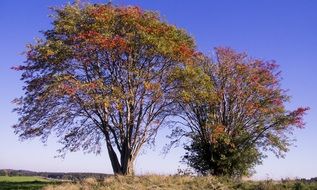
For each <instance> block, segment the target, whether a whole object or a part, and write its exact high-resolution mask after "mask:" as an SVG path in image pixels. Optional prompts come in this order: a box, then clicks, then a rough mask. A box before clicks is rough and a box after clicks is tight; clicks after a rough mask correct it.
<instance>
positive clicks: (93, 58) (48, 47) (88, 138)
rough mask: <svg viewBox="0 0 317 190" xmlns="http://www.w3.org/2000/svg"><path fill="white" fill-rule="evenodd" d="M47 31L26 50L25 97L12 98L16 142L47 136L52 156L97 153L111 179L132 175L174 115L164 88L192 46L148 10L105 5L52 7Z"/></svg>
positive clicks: (168, 86) (169, 86)
mask: <svg viewBox="0 0 317 190" xmlns="http://www.w3.org/2000/svg"><path fill="white" fill-rule="evenodd" d="M55 12H56V14H55V15H54V16H53V18H54V20H53V28H52V29H51V30H47V31H45V32H44V33H43V35H44V38H43V39H40V40H38V42H37V43H36V44H33V45H29V48H28V50H27V53H26V55H27V60H26V64H25V65H22V66H18V67H15V68H14V69H16V70H22V71H23V74H22V78H21V80H22V81H24V82H25V86H24V88H23V89H24V90H25V95H24V96H23V97H21V98H18V99H16V100H15V102H16V103H17V104H18V106H17V108H16V109H15V111H16V112H17V113H18V114H19V122H18V123H17V124H16V125H14V126H13V128H14V129H15V133H16V134H19V135H20V137H21V138H22V139H28V138H33V137H41V138H42V140H43V141H46V140H47V138H48V136H49V135H50V134H51V133H55V134H57V136H58V137H60V142H61V143H62V144H63V145H64V146H63V147H62V148H61V149H60V150H59V151H60V153H61V154H63V155H64V154H65V153H66V152H67V151H77V150H79V149H81V148H82V149H83V150H84V151H87V152H94V153H99V152H100V151H101V147H102V145H103V144H105V145H106V147H107V150H108V155H109V158H110V161H111V164H112V168H113V172H114V173H115V174H122V175H128V174H132V173H133V162H134V160H135V159H136V156H137V155H138V153H139V151H140V149H141V147H142V145H144V144H145V143H150V142H152V141H153V140H154V138H155V135H156V133H157V131H158V129H159V127H160V126H162V125H163V124H164V123H165V122H166V121H167V119H168V117H169V115H170V114H171V113H172V111H173V104H174V99H172V98H171V95H170V92H171V91H172V89H173V88H175V85H174V84H172V83H170V82H168V80H167V79H168V77H169V75H170V74H171V73H173V70H174V69H175V68H177V67H180V66H182V65H183V64H184V63H186V62H188V61H190V57H191V56H192V55H193V54H194V42H193V40H192V38H191V37H190V36H188V35H187V34H186V33H185V32H184V31H183V30H180V29H177V28H176V27H175V26H172V25H168V24H167V23H165V22H163V21H162V20H161V19H160V17H159V15H158V14H157V13H154V12H149V11H143V10H141V9H140V8H138V7H116V6H113V5H111V4H107V5H103V4H100V5H98V4H95V5H85V6H79V5H78V4H76V5H68V6H65V7H64V8H60V9H55Z"/></svg>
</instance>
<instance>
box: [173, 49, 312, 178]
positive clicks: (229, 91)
mask: <svg viewBox="0 0 317 190" xmlns="http://www.w3.org/2000/svg"><path fill="white" fill-rule="evenodd" d="M215 55H216V58H215V61H210V59H209V58H206V57H205V58H202V59H199V60H198V62H199V63H198V64H194V65H191V66H187V67H185V68H183V69H178V72H175V73H174V75H173V78H174V80H175V83H177V84H178V85H179V86H180V88H179V89H178V90H177V92H176V93H175V94H176V96H177V97H178V100H179V101H178V103H179V109H180V113H181V114H180V117H181V118H182V119H183V121H185V123H184V122H183V123H184V125H185V126H186V128H185V129H184V128H178V129H177V130H175V131H174V133H173V135H174V136H177V135H178V136H187V137H189V139H190V142H189V144H187V145H185V150H186V151H187V152H186V154H185V156H184V161H185V162H186V163H187V164H188V165H189V166H191V167H192V168H193V169H195V170H196V171H197V172H198V173H200V174H203V175H207V174H212V175H229V176H238V177H239V176H242V175H247V174H250V171H251V169H252V168H253V167H254V166H255V165H256V164H259V163H261V161H262V159H263V157H264V156H265V154H264V151H266V150H269V151H272V152H274V153H275V155H276V156H284V153H285V152H287V150H288V147H289V146H290V145H291V142H292V139H291V138H290V133H291V132H292V130H293V129H294V128H295V127H296V128H303V127H304V123H303V115H304V114H305V112H306V111H307V110H308V109H309V108H298V109H296V110H295V111H289V110H287V109H286V108H285V103H286V102H288V101H289V99H290V97H289V96H288V95H287V93H286V90H283V89H282V88H281V84H280V80H281V77H280V72H279V71H278V65H276V64H275V62H274V61H263V60H260V59H254V58H250V57H248V56H247V55H246V54H245V53H237V52H235V51H234V50H232V49H230V48H216V51H215ZM188 73H191V74H190V75H189V74H188ZM186 76H187V78H186ZM188 77H190V78H191V79H188ZM197 86H199V91H197Z"/></svg>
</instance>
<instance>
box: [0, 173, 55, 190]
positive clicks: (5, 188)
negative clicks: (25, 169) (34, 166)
mask: <svg viewBox="0 0 317 190" xmlns="http://www.w3.org/2000/svg"><path fill="white" fill-rule="evenodd" d="M52 183H53V182H51V181H49V180H46V179H44V178H41V177H33V176H12V177H10V176H0V190H38V189H42V188H43V187H44V186H47V185H49V184H52Z"/></svg>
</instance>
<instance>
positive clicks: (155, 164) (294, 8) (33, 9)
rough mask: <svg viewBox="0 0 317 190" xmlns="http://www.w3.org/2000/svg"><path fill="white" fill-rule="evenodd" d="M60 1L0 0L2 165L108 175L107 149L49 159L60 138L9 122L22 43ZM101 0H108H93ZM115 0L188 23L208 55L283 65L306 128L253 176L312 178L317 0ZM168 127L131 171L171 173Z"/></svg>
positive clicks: (175, 162)
mask: <svg viewBox="0 0 317 190" xmlns="http://www.w3.org/2000/svg"><path fill="white" fill-rule="evenodd" d="M66 2H68V1H66V0H54V1H53V0H50V1H49V0H27V1H22V0H1V1H0V27H1V30H0V62H1V64H0V71H1V75H0V85H1V86H0V87H1V88H0V168H12V169H29V170H35V171H65V172H67V171H79V172H82V171H85V172H104V173H111V172H112V170H111V166H110V163H109V161H108V159H107V155H106V153H105V151H104V152H103V153H102V154H101V155H100V156H95V155H83V153H81V152H78V153H71V154H68V155H67V156H66V158H65V159H64V160H62V159H59V158H54V155H56V154H57V153H56V151H55V150H56V149H58V147H60V146H59V144H58V143H56V141H57V139H55V138H54V137H52V138H50V140H49V142H48V143H47V145H46V146H43V144H41V143H40V141H39V140H38V139H34V140H31V141H25V142H19V141H18V137H17V136H15V135H14V134H13V130H12V129H11V128H10V126H11V125H12V124H14V123H15V122H16V120H17V116H16V115H15V114H14V113H12V112H11V110H12V108H13V105H12V104H11V103H10V102H11V101H12V99H13V98H15V97H19V96H21V95H22V83H21V82H20V81H19V78H20V73H17V72H14V71H11V70H10V67H11V66H13V65H19V64H21V63H22V62H23V60H24V57H23V56H22V55H20V53H21V52H23V51H24V50H25V45H26V44H27V43H30V42H34V38H35V37H37V36H39V31H40V30H44V29H48V28H50V21H51V20H50V18H49V17H48V15H49V14H50V13H51V12H50V11H49V9H48V7H50V6H56V5H62V4H65V3H66ZM92 2H107V1H92ZM113 3H115V4H120V5H122V4H123V5H139V6H141V7H142V8H144V9H150V10H156V11H159V12H160V13H161V15H162V16H163V17H164V19H165V20H167V21H168V22H169V23H172V24H175V25H177V26H178V27H181V28H184V29H186V30H187V31H188V32H189V33H190V34H191V35H192V36H193V37H194V38H195V39H196V42H197V45H198V48H199V49H200V50H202V51H204V52H206V53H211V50H212V48H213V47H215V46H230V47H232V48H234V49H237V50H239V51H246V52H248V53H249V54H250V55H252V56H254V57H259V58H263V59H275V60H276V61H277V63H278V64H280V65H281V67H280V68H281V70H282V76H283V82H282V85H283V88H286V89H290V91H289V94H290V95H291V96H292V97H293V98H292V102H291V103H290V104H289V105H288V107H289V108H290V109H291V108H295V107H298V106H309V107H311V110H310V111H309V114H308V115H307V116H306V117H305V121H306V123H307V126H306V129H304V130H300V131H299V130H298V131H295V133H294V136H296V138H297V142H296V145H297V146H296V147H292V148H291V150H290V152H289V153H288V154H287V156H286V158H285V159H277V158H275V157H274V156H272V155H269V157H268V158H267V159H266V160H265V161H264V163H263V165H261V166H258V167H257V168H256V171H257V173H256V174H255V176H254V178H257V179H263V178H266V177H270V178H280V177H307V178H309V177H317V164H316V158H317V149H316V147H317V138H316V135H317V117H316V114H317V112H316V109H317V100H316V98H317V89H316V83H317V75H316V71H317V11H316V10H317V1H313V0H297V1H292V0H279V1H277V0H262V1H260V0H258V1H254V0H240V1H234V0H231V1H229V0H218V1H211V0H200V1H199V0H197V1H189V0H188V1H184V0H173V1H171V0H156V1H154V0H152V1H149V0H143V1H137V0H113ZM166 134H167V131H166V130H162V131H161V133H160V135H159V137H158V140H157V146H156V147H155V148H154V149H153V150H148V151H147V152H146V154H143V155H141V156H139V158H138V159H137V161H136V171H137V173H139V174H145V173H162V174H167V173H173V172H175V171H176V169H177V168H178V166H179V165H180V164H179V161H180V156H181V155H182V153H183V151H182V149H181V148H178V149H175V150H173V151H172V152H171V153H170V154H169V155H168V156H166V157H163V156H162V155H161V154H160V152H161V147H162V146H163V145H164V143H165V138H164V136H165V135H166Z"/></svg>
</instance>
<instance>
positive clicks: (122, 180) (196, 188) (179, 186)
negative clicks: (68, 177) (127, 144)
mask: <svg viewBox="0 0 317 190" xmlns="http://www.w3.org/2000/svg"><path fill="white" fill-rule="evenodd" d="M146 189H151V190H185V189H186V190H189V189H191V190H205V189H209V190H216V189H217V190H227V189H228V188H227V187H226V186H225V185H223V184H221V183H220V182H219V181H218V180H217V179H216V178H214V177H190V176H158V175H147V176H128V177H123V176H116V177H108V178H106V179H105V180H104V181H101V182H98V181H97V180H95V179H93V178H88V179H85V180H83V181H82V182H80V183H76V184H70V183H69V184H63V185H56V186H54V185H50V186H47V187H45V188H44V190H146Z"/></svg>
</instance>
